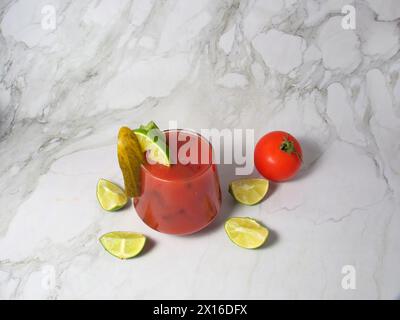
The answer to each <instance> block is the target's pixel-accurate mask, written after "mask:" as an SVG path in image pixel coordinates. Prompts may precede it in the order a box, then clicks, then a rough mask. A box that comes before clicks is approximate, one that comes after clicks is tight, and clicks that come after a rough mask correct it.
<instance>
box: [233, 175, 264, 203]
mask: <svg viewBox="0 0 400 320" xmlns="http://www.w3.org/2000/svg"><path fill="white" fill-rule="evenodd" d="M268 187H269V181H268V180H266V179H259V178H249V179H238V180H234V181H232V182H231V183H230V184H229V193H230V194H231V195H232V196H233V198H234V199H235V200H236V201H238V202H240V203H241V204H244V205H248V206H252V205H255V204H257V203H259V202H260V201H261V200H263V199H264V197H265V195H266V194H267V192H268Z"/></svg>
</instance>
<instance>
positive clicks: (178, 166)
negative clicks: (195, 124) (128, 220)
mask: <svg viewBox="0 0 400 320" xmlns="http://www.w3.org/2000/svg"><path fill="white" fill-rule="evenodd" d="M178 133H179V139H177V140H176V139H175V138H176V135H177V134H178ZM166 137H167V143H168V145H169V149H170V157H171V161H172V162H173V164H171V166H170V167H166V166H163V165H159V164H150V163H145V164H144V166H143V167H142V193H141V196H140V197H139V198H136V199H135V201H134V203H135V208H136V211H137V213H138V215H139V216H140V217H141V219H142V220H143V221H144V222H145V223H146V224H147V225H148V226H150V227H151V228H153V229H155V230H157V231H160V232H164V233H170V234H189V233H193V232H196V231H198V230H200V229H202V228H204V227H205V226H207V225H208V224H209V223H210V222H211V221H212V220H213V219H214V218H215V216H216V215H217V213H218V211H219V209H220V206H221V191H220V186H219V179H218V174H217V169H216V166H215V164H213V163H212V147H211V145H210V144H209V143H208V142H207V141H206V140H205V139H204V138H201V136H199V135H196V134H193V133H189V132H187V131H180V130H177V131H169V132H166ZM180 140H182V141H180ZM175 142H176V143H175ZM170 143H171V144H170ZM174 158H175V159H174ZM175 160H177V161H175ZM174 162H177V163H174Z"/></svg>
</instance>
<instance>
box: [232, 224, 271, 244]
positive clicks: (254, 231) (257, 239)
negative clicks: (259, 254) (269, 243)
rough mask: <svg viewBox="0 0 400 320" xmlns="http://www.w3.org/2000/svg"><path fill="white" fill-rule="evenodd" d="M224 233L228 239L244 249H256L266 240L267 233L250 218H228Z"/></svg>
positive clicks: (266, 230)
mask: <svg viewBox="0 0 400 320" xmlns="http://www.w3.org/2000/svg"><path fill="white" fill-rule="evenodd" d="M225 231H226V233H227V235H228V237H229V239H230V240H231V241H232V242H233V243H234V244H236V245H238V246H239V247H241V248H245V249H256V248H259V247H260V246H262V245H263V244H264V243H265V241H266V240H267V238H268V234H269V231H268V229H267V228H265V227H263V226H262V225H261V224H259V223H258V222H257V221H256V220H254V219H251V218H230V219H228V220H227V221H226V222H225Z"/></svg>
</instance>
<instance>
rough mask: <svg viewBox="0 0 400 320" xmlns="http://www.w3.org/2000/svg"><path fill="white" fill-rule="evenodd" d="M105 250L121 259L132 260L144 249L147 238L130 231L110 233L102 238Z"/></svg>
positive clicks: (101, 241)
mask: <svg viewBox="0 0 400 320" xmlns="http://www.w3.org/2000/svg"><path fill="white" fill-rule="evenodd" d="M99 240H100V243H101V244H102V246H103V247H104V249H105V250H106V251H107V252H108V253H110V254H111V255H113V256H114V257H117V258H119V259H130V258H133V257H135V256H137V255H138V254H139V253H140V252H141V251H142V250H143V248H144V245H145V243H146V237H145V236H144V235H142V234H140V233H136V232H129V231H114V232H109V233H106V234H104V235H102V236H101V237H100V239H99Z"/></svg>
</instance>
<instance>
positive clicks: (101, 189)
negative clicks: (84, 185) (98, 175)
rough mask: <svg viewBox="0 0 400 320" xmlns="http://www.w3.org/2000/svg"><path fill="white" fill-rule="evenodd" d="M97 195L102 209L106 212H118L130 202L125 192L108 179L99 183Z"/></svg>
mask: <svg viewBox="0 0 400 320" xmlns="http://www.w3.org/2000/svg"><path fill="white" fill-rule="evenodd" d="M96 195H97V200H99V203H100V205H101V207H102V208H103V209H104V210H106V211H117V210H119V209H121V208H123V207H124V206H125V205H126V203H127V202H128V197H127V196H126V194H125V191H124V190H123V189H121V188H120V187H119V186H117V185H116V184H115V183H112V182H111V181H108V180H106V179H100V180H99V181H98V182H97V188H96Z"/></svg>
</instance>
